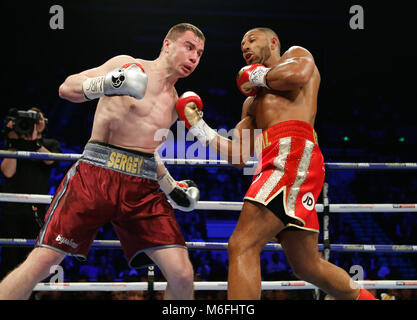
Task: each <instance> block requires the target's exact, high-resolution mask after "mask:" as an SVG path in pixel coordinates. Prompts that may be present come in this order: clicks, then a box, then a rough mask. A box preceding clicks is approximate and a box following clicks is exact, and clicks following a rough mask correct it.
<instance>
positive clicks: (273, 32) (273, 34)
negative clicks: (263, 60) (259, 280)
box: [248, 27, 281, 52]
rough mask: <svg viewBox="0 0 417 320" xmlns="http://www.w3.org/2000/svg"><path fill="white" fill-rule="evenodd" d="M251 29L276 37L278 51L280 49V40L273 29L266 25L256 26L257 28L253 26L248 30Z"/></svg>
mask: <svg viewBox="0 0 417 320" xmlns="http://www.w3.org/2000/svg"><path fill="white" fill-rule="evenodd" d="M252 30H259V31H261V32H263V33H265V34H266V35H269V36H271V37H274V38H277V40H278V51H279V52H280V51H281V41H280V40H279V38H278V35H277V33H276V32H275V31H274V30H272V29H271V28H266V27H257V28H253V29H251V30H249V31H252ZM249 31H248V32H249Z"/></svg>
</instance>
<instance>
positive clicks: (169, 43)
mask: <svg viewBox="0 0 417 320" xmlns="http://www.w3.org/2000/svg"><path fill="white" fill-rule="evenodd" d="M171 43H172V41H171V40H169V39H164V42H163V44H162V49H163V50H162V51H164V52H167V50H168V48H169V46H170V45H171Z"/></svg>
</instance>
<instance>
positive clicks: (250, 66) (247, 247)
mask: <svg viewBox="0 0 417 320" xmlns="http://www.w3.org/2000/svg"><path fill="white" fill-rule="evenodd" d="M280 46H281V45H280V42H279V39H278V35H277V34H276V33H275V32H274V31H273V30H271V29H269V28H255V29H252V30H249V31H248V32H247V33H246V34H245V35H244V36H243V39H242V42H241V49H242V55H243V58H244V59H245V61H246V63H247V66H245V67H243V68H242V69H241V70H240V71H239V73H238V76H237V84H238V88H239V90H240V91H241V92H242V93H243V94H245V95H247V96H248V98H247V99H246V100H245V102H244V103H243V107H242V113H241V121H240V122H239V123H238V124H237V125H236V127H235V130H234V139H232V140H231V139H226V138H224V137H222V136H220V135H218V134H217V133H216V132H214V130H212V129H211V128H210V127H209V126H208V125H207V124H206V123H205V122H204V120H203V119H202V115H201V112H199V109H201V107H202V101H201V99H200V97H198V95H197V94H194V95H188V96H187V97H183V98H180V99H179V100H178V102H177V110H178V114H179V115H180V118H181V119H183V120H184V121H186V125H187V127H188V128H189V129H190V131H191V133H192V134H193V135H194V136H196V137H197V138H198V139H199V141H201V142H202V143H208V144H209V145H210V147H211V148H212V149H214V150H216V151H217V152H218V153H220V155H224V156H225V157H227V160H228V162H229V163H231V164H233V165H235V166H238V167H241V166H243V165H244V163H245V162H246V161H247V160H248V159H249V158H250V156H251V155H252V154H254V152H255V149H257V151H258V156H259V158H258V160H259V162H258V163H259V164H258V168H257V169H258V172H257V173H256V175H255V177H254V178H253V182H252V185H251V186H250V188H249V190H248V192H247V193H246V196H245V199H244V203H243V207H242V211H241V214H240V216H239V220H238V222H237V225H236V228H235V230H234V232H233V234H232V236H231V238H230V240H229V246H228V253H229V276H228V298H229V299H259V298H260V297H261V268H260V253H261V251H262V249H263V247H264V246H265V244H266V243H267V242H269V241H271V240H273V239H276V240H278V241H279V242H280V243H281V245H282V248H283V250H284V253H285V255H286V257H287V260H288V262H289V264H290V266H291V268H292V271H293V272H294V274H295V275H297V276H298V277H299V278H300V279H303V280H305V281H308V282H310V283H312V284H314V285H316V286H317V287H319V288H321V289H322V290H323V291H325V292H327V293H328V294H330V295H331V296H333V297H335V298H336V299H351V300H354V299H361V300H362V299H363V300H365V299H366V300H373V299H375V298H374V297H373V296H372V295H371V294H370V293H369V292H368V291H367V290H366V289H364V288H360V287H359V286H358V285H357V284H356V283H354V282H353V281H352V279H351V278H350V277H349V274H348V273H347V272H346V271H345V270H343V269H341V268H339V267H338V266H336V265H334V264H332V263H330V262H328V261H325V260H324V259H322V258H321V257H320V254H319V252H318V227H319V226H318V220H317V215H316V212H315V209H314V205H315V203H316V201H317V198H318V196H319V194H320V191H321V188H322V186H323V179H324V167H323V157H322V155H321V152H320V150H319V147H318V145H317V139H316V137H315V134H314V129H313V127H314V122H315V118H316V114H317V95H318V91H319V86H320V73H319V71H318V69H317V67H316V65H315V62H314V58H313V56H312V55H311V53H310V52H309V51H307V50H306V49H304V48H302V47H298V46H294V47H291V48H289V49H288V50H287V51H286V52H284V53H283V54H282V55H281V52H280ZM255 130H261V131H262V134H261V135H260V136H259V138H258V141H257V142H256V141H255V140H256V139H255V132H256V131H255ZM248 131H249V132H250V133H251V134H249V135H248V134H246V133H247V132H248ZM248 146H249V149H250V152H245V147H248ZM235 150H237V151H238V152H234V151H235ZM248 155H249V157H248ZM236 159H237V161H236Z"/></svg>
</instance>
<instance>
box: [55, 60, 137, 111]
mask: <svg viewBox="0 0 417 320" xmlns="http://www.w3.org/2000/svg"><path fill="white" fill-rule="evenodd" d="M131 62H135V59H134V58H133V57H131V56H127V55H120V56H116V57H114V58H111V59H109V60H108V61H106V62H105V63H104V64H102V65H101V66H99V67H96V68H92V69H88V70H85V71H82V72H80V73H77V74H73V75H71V76H69V77H68V78H66V79H65V81H64V83H62V84H61V85H60V87H59V96H60V97H61V98H63V99H66V100H69V101H71V102H75V103H80V102H85V101H88V99H87V98H86V97H85V94H84V91H83V82H84V81H85V80H86V79H87V78H95V77H99V76H104V75H105V74H107V73H108V72H110V71H112V70H114V69H115V68H118V67H120V66H122V65H124V64H126V63H131Z"/></svg>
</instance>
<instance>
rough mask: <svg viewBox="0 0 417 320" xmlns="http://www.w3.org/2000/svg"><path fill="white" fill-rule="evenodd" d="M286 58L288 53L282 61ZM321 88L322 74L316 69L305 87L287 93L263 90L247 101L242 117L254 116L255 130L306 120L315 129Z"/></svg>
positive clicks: (283, 56)
mask: <svg viewBox="0 0 417 320" xmlns="http://www.w3.org/2000/svg"><path fill="white" fill-rule="evenodd" d="M286 58H287V53H284V54H283V55H282V59H283V60H284V59H286ZM319 86H320V74H319V71H318V69H317V67H314V71H313V74H312V76H311V78H310V80H309V81H308V83H307V84H306V85H305V86H303V87H300V88H297V89H295V90H288V91H276V90H268V89H266V88H262V89H261V90H260V91H259V93H258V94H257V95H256V96H253V97H248V98H247V99H246V101H245V102H244V104H243V110H242V111H243V112H242V118H244V117H246V116H249V117H251V118H252V119H253V120H252V123H253V124H255V125H256V128H257V129H262V130H265V129H267V128H269V127H271V126H273V125H274V124H277V123H279V122H283V121H287V120H301V121H305V122H307V123H308V124H310V125H311V126H312V127H314V120H315V117H316V113H317V95H318V90H319Z"/></svg>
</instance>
